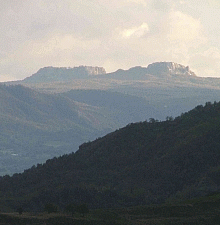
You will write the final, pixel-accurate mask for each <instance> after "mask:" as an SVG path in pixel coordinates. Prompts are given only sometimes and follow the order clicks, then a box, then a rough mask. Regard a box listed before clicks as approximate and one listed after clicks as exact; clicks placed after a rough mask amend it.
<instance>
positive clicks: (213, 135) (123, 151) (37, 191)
mask: <svg viewBox="0 0 220 225" xmlns="http://www.w3.org/2000/svg"><path fill="white" fill-rule="evenodd" d="M219 149H220V103H216V102H215V103H214V104H211V103H206V104H205V106H202V105H199V106H197V107H196V108H194V109H193V110H191V111H189V112H187V113H184V114H182V115H181V116H178V117H176V118H175V119H173V118H167V120H166V121H163V122H158V121H156V120H155V119H150V121H149V122H146V121H145V122H141V123H133V124H130V125H127V126H126V127H124V128H121V129H119V130H117V131H115V132H112V133H109V134H108V135H106V136H105V137H103V138H99V139H97V140H95V141H93V142H89V143H84V144H82V145H81V146H80V147H79V150H78V151H77V152H76V153H75V154H74V153H72V154H70V155H64V156H61V157H58V158H53V159H50V160H48V161H47V162H46V163H45V164H43V165H41V164H39V165H37V166H36V167H32V168H31V169H29V170H26V171H25V172H24V173H22V174H14V175H13V176H12V177H9V176H5V177H3V178H1V179H0V199H4V201H1V208H3V209H4V208H6V207H10V208H13V207H17V206H19V205H20V206H21V205H22V207H24V208H25V209H29V210H42V208H43V206H44V205H45V204H46V203H53V204H56V205H58V206H59V207H60V208H61V209H62V208H64V207H65V206H66V205H67V204H69V203H74V204H79V203H86V204H87V205H88V206H89V207H90V208H101V207H107V208H109V207H121V206H123V207H124V206H133V205H141V204H150V203H161V202H166V201H174V200H178V201H179V200H181V199H182V200H186V199H189V198H194V197H199V196H205V195H207V194H211V193H214V192H218V191H219V190H220V179H219V176H220V170H219V168H220V165H219V162H220V151H219ZM11 196H13V198H12V197H11Z"/></svg>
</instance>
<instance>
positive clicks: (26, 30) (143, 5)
mask: <svg viewBox="0 0 220 225" xmlns="http://www.w3.org/2000/svg"><path fill="white" fill-rule="evenodd" d="M218 2H219V1H218V0H210V1H208V2H199V1H198V0H112V1H104V0H95V1H93V0H84V1H72V0H63V1H60V0H54V1H50V0H38V1H34V0H22V1H17V0H7V1H0V11H1V13H0V29H1V34H2V35H0V74H8V75H10V76H11V77H17V78H19V79H20V78H24V77H26V76H30V75H31V74H32V73H34V72H36V70H38V69H39V68H40V67H43V66H49V65H52V66H77V65H94V66H107V67H108V68H106V69H107V71H113V70H116V69H118V68H122V69H128V68H130V67H132V66H136V65H141V66H147V65H148V64H149V63H152V62H154V61H174V62H177V63H182V64H186V65H189V66H190V67H193V68H196V69H197V70H198V71H199V73H200V74H198V75H202V74H203V71H202V70H199V67H200V65H201V64H202V65H204V61H207V62H210V65H212V69H213V70H215V71H216V72H215V73H216V74H217V72H218V70H219V67H218V65H217V63H215V64H211V62H212V60H213V58H214V61H215V60H217V59H218V57H217V58H216V57H214V53H213V54H211V53H207V52H206V51H208V49H213V46H215V49H214V50H213V51H214V52H215V54H216V53H217V52H219V51H220V41H219V35H218V34H219V31H218V30H219V29H218V27H219V24H218V21H219V18H220V16H219V15H220V13H219V12H220V8H219V4H218ZM209 3H210V4H209ZM210 51H211V50H210ZM195 57H198V59H195ZM205 59H206V60H205ZM205 65H206V67H205V68H206V69H209V71H210V68H211V66H209V65H208V63H206V64H205Z"/></svg>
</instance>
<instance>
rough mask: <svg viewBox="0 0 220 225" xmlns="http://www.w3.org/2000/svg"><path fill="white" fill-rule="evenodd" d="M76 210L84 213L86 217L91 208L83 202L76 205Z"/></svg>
mask: <svg viewBox="0 0 220 225" xmlns="http://www.w3.org/2000/svg"><path fill="white" fill-rule="evenodd" d="M76 212H78V213H80V214H82V216H83V217H84V216H85V214H86V213H89V209H88V207H87V205H86V204H81V205H78V206H77V207H76Z"/></svg>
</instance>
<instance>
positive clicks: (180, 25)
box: [167, 11, 202, 42]
mask: <svg viewBox="0 0 220 225" xmlns="http://www.w3.org/2000/svg"><path fill="white" fill-rule="evenodd" d="M169 20H170V29H169V33H168V35H167V37H168V38H169V40H170V41H176V40H178V41H185V42H189V41H192V40H195V39H197V40H198V39H201V33H202V25H201V22H200V20H198V19H194V18H193V17H192V16H189V15H187V14H184V13H182V12H180V11H172V12H171V13H170V15H169Z"/></svg>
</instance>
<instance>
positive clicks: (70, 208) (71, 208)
mask: <svg viewBox="0 0 220 225" xmlns="http://www.w3.org/2000/svg"><path fill="white" fill-rule="evenodd" d="M65 211H67V212H70V213H71V214H72V216H73V214H74V213H75V212H76V205H75V204H72V203H70V204H68V205H67V206H66V208H65Z"/></svg>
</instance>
